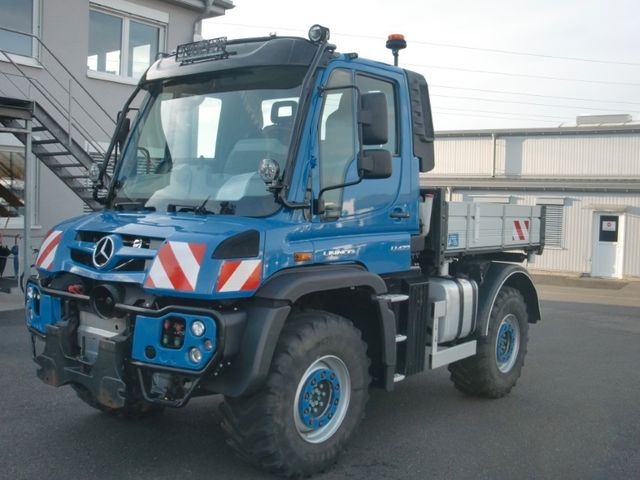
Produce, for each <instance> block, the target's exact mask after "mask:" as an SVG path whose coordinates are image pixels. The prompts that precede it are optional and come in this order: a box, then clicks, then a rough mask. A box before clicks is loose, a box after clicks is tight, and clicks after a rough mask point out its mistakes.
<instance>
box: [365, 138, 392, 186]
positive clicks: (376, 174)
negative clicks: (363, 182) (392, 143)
mask: <svg viewBox="0 0 640 480" xmlns="http://www.w3.org/2000/svg"><path fill="white" fill-rule="evenodd" d="M383 143H384V142H383ZM358 173H359V174H360V178H364V179H366V178H389V177H390V176H391V153H390V152H389V151H388V150H382V149H375V150H363V151H362V153H361V154H360V156H359V157H358Z"/></svg>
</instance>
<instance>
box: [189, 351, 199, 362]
mask: <svg viewBox="0 0 640 480" xmlns="http://www.w3.org/2000/svg"><path fill="white" fill-rule="evenodd" d="M189 360H191V361H192V362H193V363H200V362H201V361H202V352H201V351H200V350H198V349H197V348H196V347H193V348H192V349H191V350H189Z"/></svg>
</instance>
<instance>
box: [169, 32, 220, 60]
mask: <svg viewBox="0 0 640 480" xmlns="http://www.w3.org/2000/svg"><path fill="white" fill-rule="evenodd" d="M228 56H229V52H227V37H218V38H210V39H208V40H201V41H199V42H192V43H185V44H182V45H178V49H177V50H176V61H178V62H180V63H182V64H185V63H193V62H198V61H200V60H219V59H223V58H227V57H228Z"/></svg>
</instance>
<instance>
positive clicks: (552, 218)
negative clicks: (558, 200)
mask: <svg viewBox="0 0 640 480" xmlns="http://www.w3.org/2000/svg"><path fill="white" fill-rule="evenodd" d="M538 205H541V206H544V207H546V211H547V214H546V216H545V223H544V244H545V247H556V248H563V247H564V205H548V204H544V203H539V204H538Z"/></svg>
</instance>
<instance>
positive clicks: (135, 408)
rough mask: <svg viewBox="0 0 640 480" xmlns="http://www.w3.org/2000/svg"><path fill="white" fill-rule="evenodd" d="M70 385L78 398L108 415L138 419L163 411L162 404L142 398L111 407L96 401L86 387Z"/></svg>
mask: <svg viewBox="0 0 640 480" xmlns="http://www.w3.org/2000/svg"><path fill="white" fill-rule="evenodd" d="M71 387H72V388H73V390H74V391H75V392H76V395H77V396H78V398H79V399H80V400H82V401H83V402H84V403H86V404H87V405H89V406H90V407H93V408H95V409H96V410H100V411H101V412H104V413H106V414H108V415H112V416H114V417H121V418H127V419H138V418H144V417H150V416H154V415H159V414H161V413H162V412H163V411H164V407H163V406H162V405H155V404H153V403H149V402H145V401H144V400H138V401H135V402H133V403H130V404H127V405H125V406H124V407H122V408H111V407H107V406H106V405H103V404H101V403H100V402H98V400H97V399H96V397H95V396H94V395H93V394H92V393H91V392H90V391H89V390H87V389H86V388H84V387H81V386H79V385H74V384H71Z"/></svg>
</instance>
